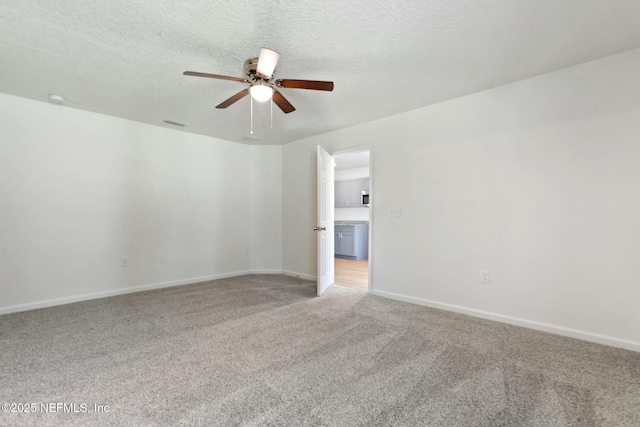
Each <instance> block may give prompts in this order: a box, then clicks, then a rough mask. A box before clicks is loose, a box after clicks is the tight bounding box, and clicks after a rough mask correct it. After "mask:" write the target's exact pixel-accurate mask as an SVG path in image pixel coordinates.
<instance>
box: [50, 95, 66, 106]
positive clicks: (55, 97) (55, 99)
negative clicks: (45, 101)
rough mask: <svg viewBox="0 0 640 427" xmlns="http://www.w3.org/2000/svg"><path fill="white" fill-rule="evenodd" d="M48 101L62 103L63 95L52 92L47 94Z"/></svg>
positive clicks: (56, 103)
mask: <svg viewBox="0 0 640 427" xmlns="http://www.w3.org/2000/svg"><path fill="white" fill-rule="evenodd" d="M49 102H50V103H52V104H55V105H62V104H64V97H63V96H62V95H56V94H54V93H52V94H50V95H49Z"/></svg>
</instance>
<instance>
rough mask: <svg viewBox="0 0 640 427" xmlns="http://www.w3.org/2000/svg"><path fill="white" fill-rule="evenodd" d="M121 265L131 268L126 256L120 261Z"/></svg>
mask: <svg viewBox="0 0 640 427" xmlns="http://www.w3.org/2000/svg"><path fill="white" fill-rule="evenodd" d="M120 265H121V266H122V267H129V258H127V257H126V256H125V257H122V260H120Z"/></svg>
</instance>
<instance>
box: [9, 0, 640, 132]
mask: <svg viewBox="0 0 640 427" xmlns="http://www.w3.org/2000/svg"><path fill="white" fill-rule="evenodd" d="M261 46H266V47H269V48H271V49H274V50H276V51H278V52H280V53H281V55H282V56H281V57H280V62H279V63H278V68H277V70H276V77H279V78H299V79H311V80H333V81H334V82H335V90H334V91H333V92H319V91H306V90H296V89H282V93H283V94H284V95H285V96H286V97H287V98H288V99H289V101H291V103H292V104H293V105H294V106H295V107H296V108H297V111H295V112H293V113H291V114H288V115H284V114H282V112H281V111H280V110H278V109H277V108H274V111H273V129H270V123H269V103H266V104H256V105H255V124H254V132H255V136H257V137H259V138H260V139H259V140H257V141H254V142H252V143H257V144H282V143H286V142H290V141H294V140H297V139H300V138H303V137H307V136H311V135H315V134H319V133H324V132H328V131H331V130H334V129H339V128H344V127H347V126H351V125H354V124H357V123H362V122H365V121H370V120H374V119H377V118H381V117H384V116H389V115H392V114H397V113H400V112H403V111H407V110H411V109H415V108H418V107H422V106H426V105H429V104H433V103H437V102H440V101H443V100H447V99H451V98H455V97H459V96H462V95H466V94H469V93H473V92H477V91H480V90H484V89H488V88H491V87H495V86H499V85H502V84H506V83H510V82H513V81H516V80H521V79H523V78H527V77H531V76H534V75H538V74H542V73H545V72H549V71H553V70H556V69H559V68H563V67H567V66H570V65H574V64H577V63H580V62H584V61H588V60H592V59H595V58H598V57H602V56H606V55H610V54H613V53H617V52H620V51H623V50H627V49H631V48H635V47H638V46H640V1H638V0H510V1H505V0H483V1H480V0H476V1H474V0H418V1H398V2H392V1H388V0H384V1H382V0H367V1H363V0H357V1H343V0H324V1H310V0H302V1H296V2H293V1H290V2H287V1H284V0H279V1H263V2H257V1H249V0H234V1H229V0H225V1H212V0H192V1H188V2H187V1H183V2H177V1H169V0H156V1H148V0H109V1H102V0H85V1H81V2H79V1H72V0H56V1H53V0H28V1H8V0H6V1H0V92H4V93H8V94H13V95H18V96H23V97H27V98H32V99H36V100H42V101H46V99H47V95H48V94H50V93H56V94H61V95H63V96H64V97H65V98H66V99H67V102H66V105H67V106H68V107H73V108H80V109H84V110H89V111H95V112H100V113H104V114H109V115H113V116H118V117H124V118H128V119H131V120H137V121H141V122H145V123H150V124H155V125H159V126H166V127H172V125H167V124H164V123H163V119H164V118H170V119H174V120H178V121H181V122H186V123H188V124H189V125H188V126H187V127H185V128H184V131H186V132H194V133H199V134H204V135H210V136H215V137H218V138H223V139H227V140H232V141H240V142H243V141H242V139H243V138H244V137H246V136H247V135H248V133H249V126H250V120H249V118H250V114H249V113H250V111H249V104H250V103H249V97H246V98H244V99H242V100H241V101H239V102H238V103H236V104H234V105H233V106H231V107H229V108H228V109H227V110H216V109H215V108H214V107H215V105H217V104H218V103H220V102H221V101H223V100H224V99H226V98H228V97H229V96H231V95H232V94H234V93H236V92H238V91H239V90H241V89H243V88H244V86H243V85H242V84H240V83H236V82H232V81H224V80H212V79H205V78H198V77H187V76H183V75H182V72H183V71H185V70H195V71H202V72H208V73H218V74H228V75H233V76H239V77H240V76H242V66H243V63H244V61H245V60H246V59H247V58H251V57H255V56H257V55H258V52H259V49H260V47H261ZM174 128H175V127H174ZM178 129H180V128H178Z"/></svg>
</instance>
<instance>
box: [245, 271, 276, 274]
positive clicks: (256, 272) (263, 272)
mask: <svg viewBox="0 0 640 427" xmlns="http://www.w3.org/2000/svg"><path fill="white" fill-rule="evenodd" d="M247 274H284V273H283V272H282V270H249V271H248V272H247Z"/></svg>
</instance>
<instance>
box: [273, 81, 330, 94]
mask: <svg viewBox="0 0 640 427" xmlns="http://www.w3.org/2000/svg"><path fill="white" fill-rule="evenodd" d="M276 85H277V86H278V87H285V88H287V89H312V90H326V91H328V92H331V91H332V90H333V82H324V81H321V80H296V79H278V80H276Z"/></svg>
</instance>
